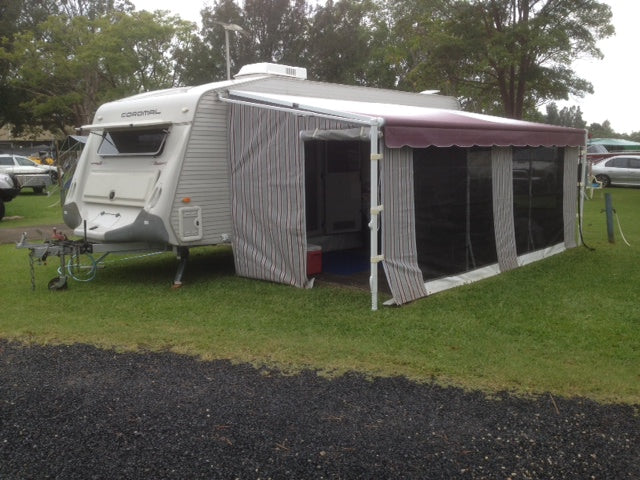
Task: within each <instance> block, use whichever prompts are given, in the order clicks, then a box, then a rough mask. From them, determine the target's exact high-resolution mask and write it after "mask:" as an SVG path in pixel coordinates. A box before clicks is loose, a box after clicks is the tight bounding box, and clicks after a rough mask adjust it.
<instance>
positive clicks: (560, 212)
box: [54, 64, 585, 309]
mask: <svg viewBox="0 0 640 480" xmlns="http://www.w3.org/2000/svg"><path fill="white" fill-rule="evenodd" d="M82 129H83V130H84V132H86V133H87V134H88V139H87V143H86V147H85V148H84V151H83V154H82V156H81V158H80V160H79V162H78V166H77V169H76V171H75V174H74V176H73V179H72V181H71V182H70V185H69V189H68V192H67V195H66V199H65V202H64V205H63V215H64V221H65V223H66V224H67V225H68V226H69V227H71V228H73V229H74V233H75V234H76V235H77V236H78V237H81V238H82V239H83V240H82V242H81V244H82V245H83V246H82V249H83V251H91V252H97V251H103V252H110V251H123V250H145V249H157V248H160V249H172V250H174V251H175V252H176V253H177V254H178V256H179V257H180V259H181V262H180V264H179V267H178V272H177V273H176V277H175V279H174V284H176V285H179V284H180V283H181V281H182V275H183V271H184V266H185V262H186V258H187V257H188V255H187V254H188V251H189V249H190V248H192V247H196V246H204V245H216V244H221V243H231V245H232V246H233V255H234V262H235V267H236V272H237V274H238V275H242V276H246V277H250V278H259V279H265V280H269V281H275V282H280V283H285V284H289V285H294V286H298V287H305V286H309V285H310V284H311V282H310V281H309V279H308V276H309V275H308V264H307V259H308V256H307V251H308V250H310V249H313V248H314V247H312V245H318V246H320V247H321V248H322V249H323V250H324V251H327V250H340V249H352V248H356V247H357V248H364V249H366V250H367V252H368V253H367V263H368V265H369V269H370V277H369V283H370V287H371V304H372V309H376V308H377V305H378V298H377V292H378V291H377V288H378V287H377V284H378V279H377V275H378V265H380V264H382V267H383V269H384V274H385V276H386V279H387V282H388V286H389V289H390V291H391V294H392V296H393V298H392V300H391V301H392V302H394V303H397V304H402V303H406V302H409V301H411V300H414V299H416V298H420V297H422V296H425V295H428V294H430V293H434V292H437V291H440V290H443V289H445V288H450V287H452V286H456V285H460V284H464V283H467V282H470V281H474V280H477V279H480V278H486V277H487V276H490V275H495V274H497V273H500V272H502V271H505V270H509V269H512V268H515V267H517V266H519V265H522V264H524V263H528V262H530V261H534V260H537V259H540V258H544V257H545V256H547V255H550V254H553V253H557V252H560V251H563V250H564V249H565V248H571V247H573V246H575V245H576V235H575V233H576V213H577V212H578V208H579V207H578V205H577V199H578V198H580V199H581V198H582V197H581V196H579V195H577V193H578V192H577V189H578V185H577V182H576V179H577V178H578V163H579V161H580V159H581V158H584V155H582V156H581V150H580V148H581V147H583V146H584V145H585V132H584V131H583V130H578V129H570V128H564V127H556V126H550V125H541V124H535V123H529V122H521V121H514V120H511V119H504V118H498V117H490V116H485V115H478V114H472V113H468V112H462V111H460V110H459V105H458V103H457V101H456V100H455V99H453V98H451V97H446V96H441V95H437V94H434V93H408V92H400V91H393V90H383V89H375V88H366V87H355V86H345V85H336V84H329V83H323V82H314V81H309V80H307V79H306V70H305V69H304V68H299V67H287V66H282V65H273V64H256V65H250V66H245V67H243V68H242V69H241V70H240V72H239V73H238V75H236V76H235V79H234V80H229V81H224V82H218V83H212V84H207V85H202V86H198V87H184V88H174V89H169V90H162V91H157V92H149V93H143V94H140V95H136V96H133V97H129V98H126V99H123V100H120V101H115V102H111V103H108V104H105V105H103V106H101V107H100V108H99V110H98V111H97V112H96V115H95V118H94V120H93V122H92V123H91V124H90V125H85V126H83V127H82ZM540 166H543V167H544V171H542V170H540ZM542 174H544V175H545V177H544V178H545V181H544V185H539V183H540V182H539V180H538V179H539V178H540V177H541V175H542ZM80 253H82V252H80ZM74 255H75V254H74ZM63 280H64V279H62V280H61V283H62V281H63ZM61 283H58V284H56V283H55V282H54V286H56V285H60V284H61Z"/></svg>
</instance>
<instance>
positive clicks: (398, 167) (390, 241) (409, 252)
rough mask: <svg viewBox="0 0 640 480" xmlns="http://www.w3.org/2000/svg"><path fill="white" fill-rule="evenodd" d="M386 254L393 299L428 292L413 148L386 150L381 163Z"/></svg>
mask: <svg viewBox="0 0 640 480" xmlns="http://www.w3.org/2000/svg"><path fill="white" fill-rule="evenodd" d="M380 178H381V184H382V185H381V186H382V204H383V205H384V210H383V212H382V254H383V256H384V262H383V266H384V271H385V274H386V276H387V281H388V283H389V288H390V289H391V293H392V295H393V300H394V302H395V303H397V304H402V303H407V302H410V301H412V300H415V299H417V298H420V297H424V296H426V295H427V290H426V288H425V286H424V279H423V275H422V271H421V270H420V267H419V265H418V248H417V246H416V226H415V201H414V197H413V149H411V148H408V147H404V148H400V149H390V148H385V149H384V155H383V160H382V165H381V175H380Z"/></svg>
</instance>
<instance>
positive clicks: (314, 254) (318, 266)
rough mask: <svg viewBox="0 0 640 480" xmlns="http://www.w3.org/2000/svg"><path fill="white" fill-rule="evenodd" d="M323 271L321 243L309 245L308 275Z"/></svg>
mask: <svg viewBox="0 0 640 480" xmlns="http://www.w3.org/2000/svg"><path fill="white" fill-rule="evenodd" d="M321 273H322V247H321V246H320V245H307V276H308V277H311V276H313V275H319V274H321Z"/></svg>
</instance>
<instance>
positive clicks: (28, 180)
mask: <svg viewBox="0 0 640 480" xmlns="http://www.w3.org/2000/svg"><path fill="white" fill-rule="evenodd" d="M0 172H3V173H8V174H11V175H13V177H14V178H15V179H16V180H17V182H18V186H19V187H20V188H24V187H29V188H33V191H34V192H35V193H42V192H43V191H44V189H45V188H46V187H47V186H49V185H51V184H52V183H55V182H57V181H58V168H57V167H54V166H52V165H40V164H38V163H36V162H34V161H33V160H31V159H30V158H27V157H24V156H22V155H13V154H1V155H0Z"/></svg>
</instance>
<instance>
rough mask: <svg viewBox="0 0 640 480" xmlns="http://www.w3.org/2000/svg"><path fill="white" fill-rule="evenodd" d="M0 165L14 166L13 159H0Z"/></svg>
mask: <svg viewBox="0 0 640 480" xmlns="http://www.w3.org/2000/svg"><path fill="white" fill-rule="evenodd" d="M0 165H13V158H11V157H0Z"/></svg>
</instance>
